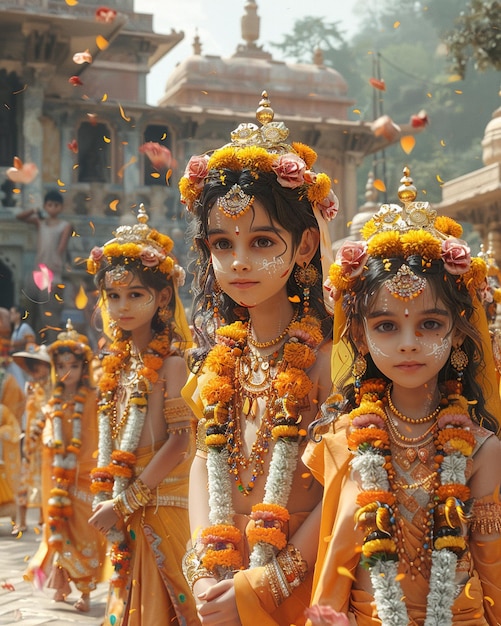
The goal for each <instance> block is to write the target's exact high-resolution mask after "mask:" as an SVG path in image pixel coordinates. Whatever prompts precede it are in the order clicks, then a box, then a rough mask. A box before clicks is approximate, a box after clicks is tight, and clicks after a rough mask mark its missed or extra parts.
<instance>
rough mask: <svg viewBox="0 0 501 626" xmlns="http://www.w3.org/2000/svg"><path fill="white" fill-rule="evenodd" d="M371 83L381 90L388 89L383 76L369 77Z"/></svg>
mask: <svg viewBox="0 0 501 626" xmlns="http://www.w3.org/2000/svg"><path fill="white" fill-rule="evenodd" d="M369 84H370V85H371V86H372V87H374V89H379V91H386V83H385V82H384V79H382V78H381V79H379V78H369Z"/></svg>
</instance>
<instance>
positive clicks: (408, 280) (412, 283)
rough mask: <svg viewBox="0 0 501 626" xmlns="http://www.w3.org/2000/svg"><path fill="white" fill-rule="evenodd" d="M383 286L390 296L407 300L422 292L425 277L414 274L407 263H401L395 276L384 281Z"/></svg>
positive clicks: (424, 285)
mask: <svg viewBox="0 0 501 626" xmlns="http://www.w3.org/2000/svg"><path fill="white" fill-rule="evenodd" d="M385 287H386V289H388V291H389V292H390V293H391V295H392V296H394V297H395V298H398V299H399V300H404V302H407V300H412V298H417V297H418V296H419V294H421V293H423V291H424V288H425V287H426V279H425V278H422V277H421V276H416V274H414V272H413V271H412V270H411V269H410V267H409V266H408V265H401V266H400V267H399V269H398V272H397V273H396V274H395V276H393V278H390V279H388V280H387V281H386V282H385Z"/></svg>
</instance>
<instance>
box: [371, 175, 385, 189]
mask: <svg viewBox="0 0 501 626" xmlns="http://www.w3.org/2000/svg"><path fill="white" fill-rule="evenodd" d="M373 184H374V189H377V190H378V191H386V185H385V184H384V181H382V180H381V179H380V178H376V180H375V181H374V183H373Z"/></svg>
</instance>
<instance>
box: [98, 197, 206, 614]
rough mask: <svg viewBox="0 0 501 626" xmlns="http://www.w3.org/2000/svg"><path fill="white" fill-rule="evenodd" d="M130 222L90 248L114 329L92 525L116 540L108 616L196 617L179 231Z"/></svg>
mask: <svg viewBox="0 0 501 626" xmlns="http://www.w3.org/2000/svg"><path fill="white" fill-rule="evenodd" d="M147 221H148V215H147V214H146V212H145V211H144V207H142V206H141V208H140V210H139V213H138V223H137V224H135V225H134V226H130V227H129V226H121V227H120V228H119V229H118V230H117V232H116V238H115V239H112V240H111V241H108V242H107V243H106V244H104V246H103V247H96V248H94V249H93V250H92V251H91V256H90V258H89V259H88V264H87V268H88V271H89V272H90V273H92V274H95V275H96V278H95V281H96V285H97V287H98V288H99V290H100V292H101V296H102V301H101V311H102V312H103V317H104V319H110V322H109V327H108V328H107V331H108V332H109V333H110V336H111V337H112V338H113V339H112V342H111V345H109V347H108V348H107V351H106V353H105V356H104V358H103V361H102V370H103V371H102V375H101V378H100V382H99V387H100V391H101V395H100V402H99V455H98V467H97V468H95V469H94V470H93V473H92V476H93V485H92V488H93V492H94V494H95V499H94V514H93V515H92V517H91V518H90V520H89V522H90V524H91V525H92V526H93V527H95V528H96V529H99V530H100V531H101V532H102V533H103V535H106V537H107V538H108V540H109V541H110V542H111V544H112V549H111V561H112V564H113V565H114V566H115V572H114V574H113V575H112V578H111V581H110V590H109V595H108V604H107V607H106V614H105V621H104V623H105V624H106V625H109V624H111V626H115V625H116V626H126V625H127V626H142V625H145V626H149V625H150V624H153V623H155V622H156V621H158V620H159V619H161V620H162V621H164V622H165V623H166V624H179V625H181V624H182V625H190V626H195V625H196V624H197V623H198V620H197V616H196V609H195V605H194V602H193V599H192V598H191V596H190V594H189V589H188V586H187V584H186V582H185V580H184V578H183V575H182V572H181V558H182V555H183V553H184V551H185V549H186V543H187V542H188V540H189V526H188V511H187V508H188V475H189V468H190V464H191V460H192V458H193V454H194V443H195V442H194V439H195V438H194V420H193V415H192V413H191V411H190V409H189V408H188V406H187V405H186V403H185V402H184V401H183V399H182V398H181V397H180V391H181V388H182V386H183V385H184V383H185V381H186V377H187V368H186V364H185V362H184V359H183V348H185V347H187V346H190V345H191V333H190V331H189V328H188V325H187V323H186V318H185V314H184V309H183V306H182V302H181V300H180V298H179V294H178V287H179V286H180V285H181V284H182V280H183V279H184V271H183V270H182V268H180V267H179V266H178V265H177V264H176V263H175V260H174V257H173V256H172V255H171V254H170V253H171V249H172V246H173V243H172V240H171V239H170V237H168V236H167V235H163V234H162V233H159V232H158V231H156V230H154V229H152V228H150V227H149V226H148V225H147Z"/></svg>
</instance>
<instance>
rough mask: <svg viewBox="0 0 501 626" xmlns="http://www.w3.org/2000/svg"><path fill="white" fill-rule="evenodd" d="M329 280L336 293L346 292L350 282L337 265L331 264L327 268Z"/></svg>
mask: <svg viewBox="0 0 501 626" xmlns="http://www.w3.org/2000/svg"><path fill="white" fill-rule="evenodd" d="M329 280H330V282H331V284H332V286H333V287H334V289H337V290H338V291H346V290H347V289H348V287H349V286H350V284H351V282H352V280H351V279H350V277H349V276H346V274H345V273H344V272H343V268H342V267H341V266H340V265H338V264H337V263H332V264H331V266H330V268H329Z"/></svg>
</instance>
